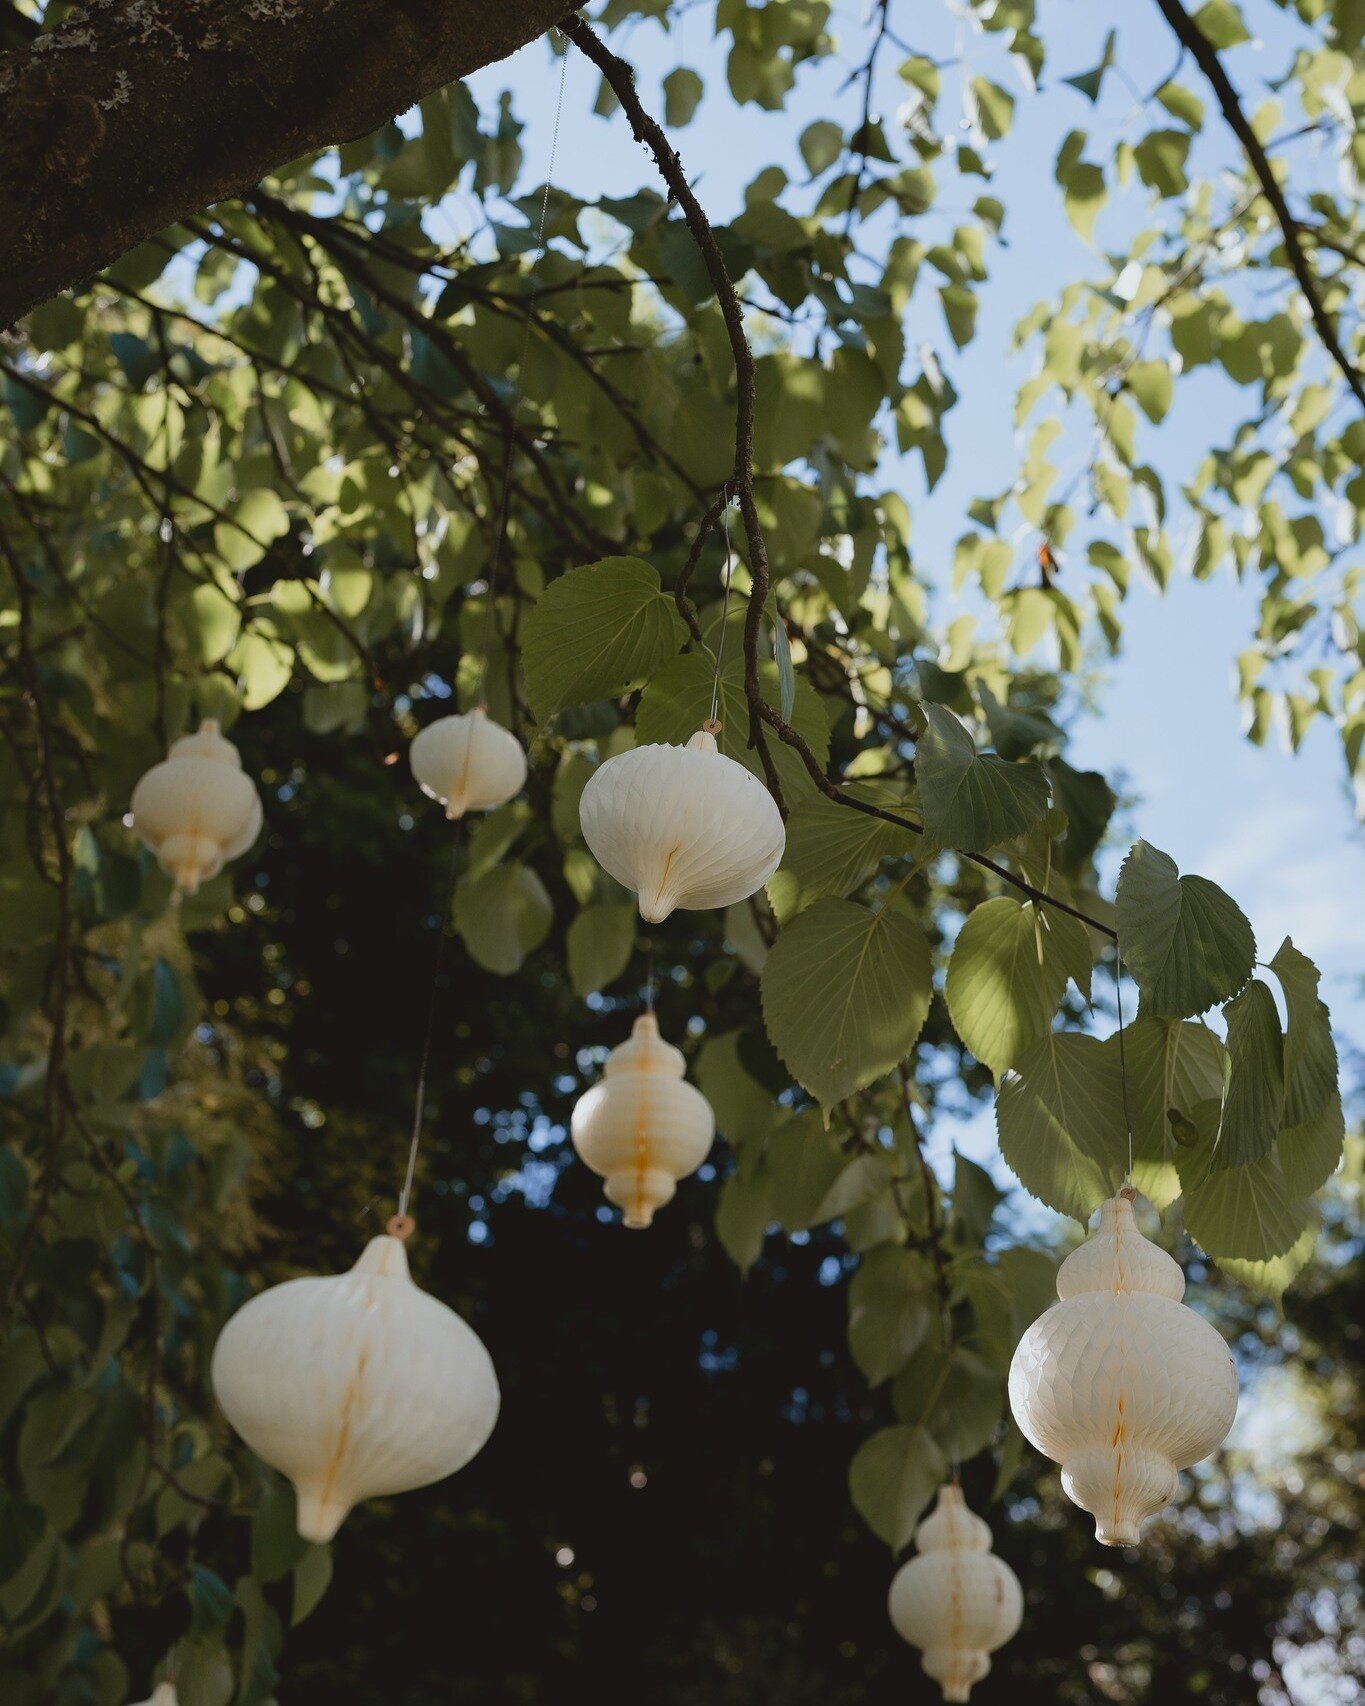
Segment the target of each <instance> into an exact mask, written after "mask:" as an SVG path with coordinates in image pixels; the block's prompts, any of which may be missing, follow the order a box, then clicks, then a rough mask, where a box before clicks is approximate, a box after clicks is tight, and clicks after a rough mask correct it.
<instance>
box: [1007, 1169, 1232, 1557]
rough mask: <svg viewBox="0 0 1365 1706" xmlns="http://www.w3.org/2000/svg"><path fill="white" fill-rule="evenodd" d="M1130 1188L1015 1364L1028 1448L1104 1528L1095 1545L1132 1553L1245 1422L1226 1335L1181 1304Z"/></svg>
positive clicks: (1066, 1271) (1013, 1400)
mask: <svg viewBox="0 0 1365 1706" xmlns="http://www.w3.org/2000/svg"><path fill="white" fill-rule="evenodd" d="M1133 1197H1134V1192H1133V1191H1132V1190H1131V1189H1125V1190H1124V1191H1123V1192H1121V1193H1120V1194H1119V1195H1118V1196H1116V1197H1111V1198H1110V1199H1109V1201H1108V1202H1106V1203H1103V1204H1102V1205H1101V1207H1100V1221H1099V1225H1098V1226H1097V1227H1096V1228H1095V1230H1094V1232H1092V1233H1091V1235H1090V1237H1089V1238H1088V1239H1087V1240H1086V1241H1085V1243H1084V1244H1082V1245H1081V1246H1080V1248H1079V1249H1077V1250H1073V1251H1072V1253H1071V1254H1070V1255H1069V1256H1068V1257H1067V1259H1066V1260H1065V1261H1064V1262H1063V1263H1062V1265H1061V1268H1060V1269H1059V1270H1058V1273H1057V1296H1058V1297H1059V1298H1060V1299H1061V1301H1060V1302H1058V1303H1054V1304H1053V1306H1052V1308H1051V1309H1049V1310H1047V1311H1046V1313H1045V1314H1043V1315H1040V1316H1039V1317H1038V1319H1037V1320H1036V1321H1035V1322H1034V1323H1033V1325H1032V1326H1031V1327H1030V1328H1029V1330H1028V1332H1027V1333H1025V1334H1024V1336H1023V1338H1022V1339H1021V1340H1020V1341H1019V1347H1018V1349H1017V1350H1016V1351H1015V1353H1014V1361H1013V1362H1012V1363H1011V1365H1010V1379H1009V1392H1010V1408H1011V1409H1012V1410H1013V1411H1014V1419H1015V1421H1017V1422H1018V1424H1019V1427H1020V1430H1021V1432H1022V1433H1023V1435H1024V1437H1025V1438H1026V1439H1027V1440H1029V1441H1030V1442H1031V1443H1032V1444H1033V1445H1035V1446H1036V1447H1037V1448H1038V1450H1039V1451H1041V1452H1042V1453H1043V1454H1044V1455H1045V1456H1047V1457H1050V1458H1052V1459H1053V1461H1054V1462H1057V1463H1060V1464H1061V1466H1062V1487H1063V1489H1064V1491H1065V1492H1066V1495H1067V1497H1068V1498H1069V1499H1070V1500H1071V1502H1072V1503H1073V1504H1076V1505H1079V1506H1080V1507H1081V1509H1082V1510H1085V1511H1089V1512H1090V1514H1091V1515H1092V1516H1093V1517H1094V1518H1095V1538H1096V1539H1097V1540H1100V1541H1103V1543H1104V1544H1105V1545H1106V1546H1132V1545H1134V1544H1135V1543H1136V1541H1137V1539H1138V1534H1139V1530H1140V1529H1141V1526H1142V1523H1143V1521H1144V1519H1145V1518H1147V1517H1149V1516H1151V1515H1152V1514H1153V1513H1154V1512H1155V1511H1159V1510H1160V1509H1161V1507H1162V1506H1163V1505H1165V1504H1168V1503H1169V1502H1170V1500H1171V1499H1172V1498H1173V1497H1174V1496H1175V1492H1176V1488H1177V1487H1178V1485H1179V1481H1180V1477H1179V1475H1178V1473H1177V1471H1178V1470H1181V1469H1188V1468H1189V1466H1190V1465H1191V1464H1192V1463H1197V1462H1198V1461H1199V1459H1200V1458H1201V1457H1207V1456H1208V1455H1209V1453H1210V1452H1212V1451H1215V1450H1217V1448H1218V1447H1219V1446H1220V1445H1221V1444H1222V1442H1223V1440H1224V1439H1226V1437H1227V1433H1228V1429H1229V1428H1230V1427H1231V1426H1232V1423H1233V1418H1234V1417H1235V1416H1236V1414H1237V1370H1236V1367H1235V1365H1234V1363H1233V1360H1232V1355H1231V1353H1230V1352H1229V1350H1228V1347H1227V1346H1226V1344H1224V1342H1223V1339H1222V1337H1221V1336H1220V1334H1219V1333H1217V1332H1216V1331H1215V1329H1214V1328H1213V1327H1211V1326H1210V1325H1209V1323H1208V1322H1207V1321H1205V1320H1204V1318H1203V1317H1202V1316H1200V1315H1196V1314H1195V1312H1194V1310H1193V1309H1190V1308H1188V1307H1187V1306H1186V1305H1185V1304H1184V1303H1182V1302H1181V1299H1182V1298H1183V1297H1184V1295H1185V1276H1184V1274H1183V1273H1182V1272H1181V1271H1180V1264H1179V1263H1178V1262H1175V1261H1173V1260H1172V1259H1171V1257H1170V1256H1168V1255H1167V1254H1166V1252H1165V1251H1164V1250H1159V1249H1158V1248H1157V1246H1156V1245H1155V1244H1153V1243H1151V1242H1150V1241H1149V1240H1148V1239H1146V1238H1144V1237H1143V1235H1142V1233H1141V1232H1140V1231H1139V1230H1138V1226H1137V1222H1136V1221H1135V1220H1134V1218H1133Z"/></svg>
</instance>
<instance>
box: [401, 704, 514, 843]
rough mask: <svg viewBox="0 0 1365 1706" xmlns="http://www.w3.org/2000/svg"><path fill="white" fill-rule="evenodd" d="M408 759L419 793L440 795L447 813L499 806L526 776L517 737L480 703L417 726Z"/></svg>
mask: <svg viewBox="0 0 1365 1706" xmlns="http://www.w3.org/2000/svg"><path fill="white" fill-rule="evenodd" d="M408 762H409V763H410V764H411V765H412V773H413V775H414V776H415V777H416V778H417V782H418V784H419V786H420V787H421V790H422V792H423V793H424V794H429V795H430V796H431V798H432V799H433V800H439V801H440V802H441V804H442V805H443V806H444V807H445V809H446V816H447V817H448V818H457V817H463V816H464V814H465V813H466V812H486V811H489V810H491V808H492V807H493V806H500V805H502V804H503V803H504V802H505V801H507V800H510V799H511V798H512V796H513V794H516V793H519V792H520V790H521V786H522V784H523V783H524V782H525V780H526V754H525V753H524V752H523V751H522V749H521V742H520V741H519V740H518V739H517V737H516V736H515V735H514V734H513V733H512V732H511V730H510V729H505V728H503V726H502V724H501V723H495V722H494V721H493V719H492V718H491V717H490V716H489V715H488V713H487V711H486V710H485V709H484V707H483V706H482V705H476V706H475V707H474V709H473V710H472V711H467V712H465V714H464V715H463V716H458V717H438V718H437V719H436V721H435V722H434V723H428V724H427V726H426V727H425V728H424V729H420V730H419V731H418V732H417V734H416V735H414V736H413V741H412V745H411V747H410V748H409V749H408Z"/></svg>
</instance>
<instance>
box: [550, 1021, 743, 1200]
mask: <svg viewBox="0 0 1365 1706" xmlns="http://www.w3.org/2000/svg"><path fill="white" fill-rule="evenodd" d="M685 1071H686V1065H685V1063H684V1061H683V1057H682V1051H681V1050H680V1049H676V1048H674V1047H673V1046H672V1044H671V1043H666V1042H665V1041H664V1040H663V1038H662V1037H661V1036H660V1035H659V1026H658V1024H657V1022H656V1020H655V1018H654V1015H653V1014H652V1013H642V1014H641V1015H640V1017H639V1018H638V1019H637V1020H636V1021H635V1024H634V1027H633V1029H632V1030H631V1034H630V1036H629V1038H628V1039H627V1040H626V1041H625V1042H623V1043H621V1044H619V1045H618V1046H617V1047H616V1048H614V1049H613V1050H612V1051H611V1054H610V1055H609V1056H608V1059H607V1065H606V1070H605V1072H604V1075H603V1078H602V1082H601V1083H600V1084H594V1085H593V1087H592V1089H591V1090H589V1091H588V1092H587V1093H586V1095H584V1096H582V1097H580V1098H579V1101H578V1105H577V1107H575V1109H574V1111H573V1122H572V1128H571V1129H572V1135H573V1145H574V1148H575V1149H576V1150H577V1151H578V1153H579V1155H580V1156H581V1157H582V1159H583V1160H584V1161H586V1162H587V1164H588V1166H589V1167H591V1168H592V1170H593V1172H594V1173H596V1174H598V1175H599V1176H600V1177H601V1178H603V1179H605V1180H606V1184H605V1186H604V1187H603V1189H604V1193H605V1195H606V1197H607V1200H608V1201H609V1202H614V1203H615V1204H616V1206H617V1207H618V1208H619V1209H621V1210H622V1211H623V1213H624V1216H625V1224H626V1225H627V1226H631V1227H642V1226H648V1225H649V1223H650V1221H651V1220H653V1218H654V1213H655V1210H656V1209H660V1208H662V1207H663V1205H664V1204H665V1203H666V1202H668V1201H669V1199H670V1198H671V1197H672V1196H673V1195H674V1193H675V1191H676V1190H677V1181H678V1180H679V1179H685V1178H686V1177H687V1175H688V1174H689V1173H695V1172H696V1170H697V1168H698V1167H700V1166H701V1164H702V1162H703V1161H705V1159H706V1156H707V1153H708V1151H709V1150H710V1148H711V1142H712V1139H713V1138H714V1137H715V1135H716V1120H715V1115H714V1114H713V1113H712V1112H711V1104H710V1103H709V1102H708V1101H707V1100H706V1097H705V1096H703V1095H702V1093H701V1091H700V1090H697V1089H695V1088H694V1087H693V1086H692V1085H691V1084H688V1083H685V1082H684V1080H683V1073H684V1072H685Z"/></svg>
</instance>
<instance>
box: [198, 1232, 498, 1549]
mask: <svg viewBox="0 0 1365 1706" xmlns="http://www.w3.org/2000/svg"><path fill="white" fill-rule="evenodd" d="M410 1224H411V1223H410V1222H409V1223H408V1225H410ZM390 1228H391V1230H393V1229H401V1228H400V1227H399V1224H398V1223H397V1222H396V1221H391V1222H390ZM212 1376H213V1390H214V1392H215V1394H216V1395H217V1398H218V1402H219V1404H220V1405H221V1406H222V1408H223V1413H224V1414H225V1415H226V1416H227V1419H228V1420H229V1421H230V1422H231V1423H232V1425H233V1427H234V1428H236V1430H237V1432H238V1433H239V1434H240V1435H241V1436H242V1438H243V1439H244V1440H245V1441H246V1443H247V1444H248V1445H249V1446H250V1447H251V1449H252V1450H253V1451H254V1452H256V1454H257V1455H258V1456H260V1457H263V1458H264V1459H265V1461H266V1462H267V1463H269V1464H270V1465H271V1466H272V1468H275V1469H278V1470H280V1471H281V1472H282V1473H283V1474H285V1475H287V1476H288V1477H289V1479H290V1480H291V1481H292V1482H293V1483H294V1490H295V1492H296V1493H297V1495H298V1524H299V1533H300V1534H301V1535H302V1536H303V1538H304V1539H305V1540H312V1541H318V1542H322V1541H327V1540H330V1539H331V1538H332V1536H333V1535H334V1534H335V1533H336V1531H337V1529H338V1528H339V1527H340V1526H341V1523H342V1521H343V1520H344V1518H345V1516H346V1514H347V1512H348V1511H349V1510H350V1509H351V1507H352V1506H353V1505H357V1504H359V1503H360V1501H361V1500H362V1499H371V1498H377V1497H380V1496H382V1495H385V1494H389V1493H405V1492H408V1491H410V1490H411V1489H412V1488H414V1487H425V1486H427V1485H429V1484H430V1483H431V1482H432V1481H440V1480H443V1479H444V1477H445V1476H447V1475H453V1474H454V1473H455V1471H456V1470H457V1469H462V1468H463V1467H464V1466H465V1464H466V1463H468V1462H469V1460H470V1458H471V1457H473V1456H474V1455H475V1453H476V1452H478V1451H479V1449H480V1448H481V1447H482V1446H483V1444H484V1442H485V1440H487V1438H488V1436H489V1434H490V1433H492V1431H493V1424H494V1422H496V1420H497V1417H498V1404H499V1393H498V1380H497V1376H496V1374H495V1373H494V1371H493V1364H492V1362H491V1361H490V1360H489V1356H488V1352H487V1351H486V1350H485V1349H484V1348H483V1345H482V1343H481V1342H480V1340H479V1339H478V1337H477V1335H476V1334H475V1333H474V1332H473V1331H472V1329H471V1328H469V1327H468V1326H466V1325H465V1323H464V1322H463V1321H462V1320H461V1319H460V1317H459V1316H458V1315H457V1314H456V1313H455V1311H454V1310H453V1309H447V1308H446V1306H445V1304H444V1303H441V1302H439V1301H438V1300H437V1299H436V1298H434V1297H431V1296H429V1295H428V1294H427V1293H426V1292H424V1291H421V1290H419V1289H418V1287H417V1286H415V1285H414V1284H413V1282H412V1279H411V1276H410V1275H409V1273H408V1259H407V1254H406V1252H405V1251H404V1249H403V1245H402V1243H401V1242H400V1241H399V1239H397V1238H395V1237H392V1236H387V1235H386V1236H383V1237H379V1238H372V1239H371V1240H370V1242H369V1243H368V1244H367V1245H366V1246H365V1249H364V1251H363V1253H362V1255H361V1257H360V1260H359V1261H358V1262H357V1263H356V1265H355V1266H354V1267H353V1268H352V1269H351V1271H350V1272H349V1273H345V1274H335V1275H329V1276H327V1277H326V1278H309V1279H295V1280H288V1281H286V1282H285V1284H283V1285H277V1286H274V1287H272V1288H271V1289H270V1290H269V1291H265V1292H262V1293H261V1295H260V1296H259V1297H255V1298H253V1299H252V1300H251V1302H250V1303H248V1304H246V1305H244V1306H243V1308H241V1309H239V1310H238V1312H237V1313H236V1314H235V1315H234V1316H233V1317H232V1319H231V1320H230V1321H229V1322H228V1324H227V1326H226V1327H224V1329H223V1331H222V1334H221V1336H220V1337H219V1340H218V1343H217V1345H216V1346H215V1347H214V1352H213V1368H212Z"/></svg>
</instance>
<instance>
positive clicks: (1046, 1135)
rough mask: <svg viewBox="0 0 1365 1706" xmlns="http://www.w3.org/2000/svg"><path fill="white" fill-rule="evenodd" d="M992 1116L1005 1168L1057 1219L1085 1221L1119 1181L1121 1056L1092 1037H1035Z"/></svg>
mask: <svg viewBox="0 0 1365 1706" xmlns="http://www.w3.org/2000/svg"><path fill="white" fill-rule="evenodd" d="M995 1119H996V1128H997V1130H998V1131H999V1134H1000V1153H1001V1155H1002V1156H1003V1157H1004V1159H1005V1162H1006V1164H1007V1165H1008V1166H1009V1168H1010V1169H1011V1171H1012V1172H1013V1173H1014V1175H1015V1177H1016V1178H1017V1179H1018V1180H1019V1182H1020V1184H1021V1185H1023V1187H1024V1189H1025V1190H1027V1191H1029V1192H1031V1193H1032V1194H1033V1195H1034V1196H1035V1197H1037V1198H1038V1200H1039V1201H1040V1202H1044V1203H1046V1204H1047V1206H1048V1207H1049V1208H1055V1209H1056V1210H1057V1212H1058V1213H1059V1214H1069V1215H1071V1216H1072V1217H1073V1218H1074V1219H1076V1220H1079V1221H1080V1222H1081V1223H1082V1224H1084V1223H1085V1222H1086V1221H1088V1220H1089V1218H1090V1215H1091V1214H1092V1212H1093V1211H1094V1209H1095V1208H1096V1207H1097V1206H1098V1205H1099V1204H1100V1203H1101V1202H1103V1201H1104V1199H1105V1198H1106V1197H1110V1196H1112V1195H1113V1194H1114V1192H1115V1191H1116V1190H1117V1189H1118V1188H1119V1186H1120V1185H1121V1184H1122V1182H1123V1176H1124V1172H1125V1170H1126V1165H1127V1148H1128V1146H1127V1136H1126V1131H1125V1127H1124V1120H1123V1093H1122V1082H1121V1080H1120V1077H1119V1070H1118V1058H1117V1056H1116V1055H1113V1054H1111V1052H1110V1051H1109V1050H1108V1049H1107V1048H1106V1047H1105V1045H1104V1044H1103V1043H1101V1042H1099V1041H1098V1040H1097V1039H1096V1038H1094V1037H1087V1036H1082V1035H1080V1034H1079V1033H1077V1032H1074V1031H1052V1032H1049V1033H1048V1035H1047V1036H1045V1037H1040V1038H1039V1040H1038V1041H1037V1042H1036V1043H1034V1044H1033V1045H1032V1046H1031V1047H1030V1048H1029V1049H1027V1050H1026V1051H1025V1052H1024V1054H1023V1055H1022V1056H1021V1057H1020V1059H1019V1061H1018V1063H1017V1066H1016V1067H1015V1069H1014V1070H1013V1071H1011V1072H1009V1073H1008V1074H1007V1075H1006V1077H1005V1080H1004V1083H1003V1084H1002V1085H1001V1087H1000V1094H999V1096H998V1097H997V1098H996V1104H995Z"/></svg>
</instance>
